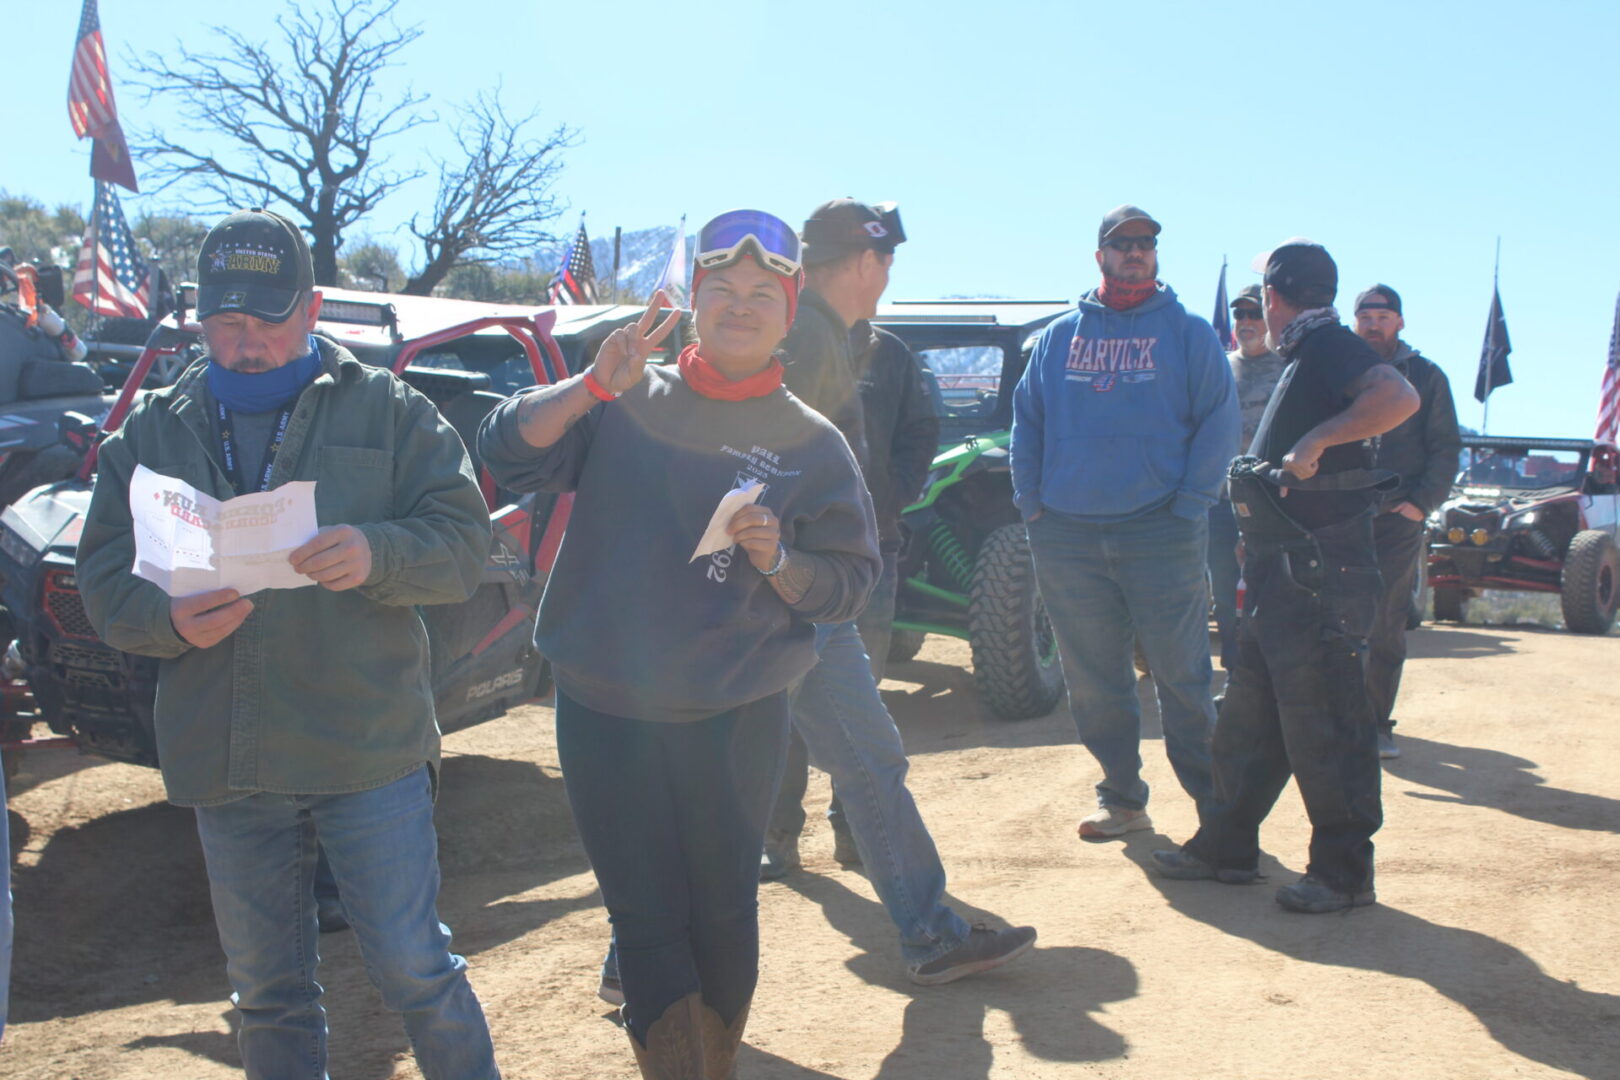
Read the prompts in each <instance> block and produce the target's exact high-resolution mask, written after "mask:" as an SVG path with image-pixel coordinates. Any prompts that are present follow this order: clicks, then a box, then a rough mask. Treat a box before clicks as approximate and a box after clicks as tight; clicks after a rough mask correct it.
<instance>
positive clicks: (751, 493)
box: [686, 480, 765, 562]
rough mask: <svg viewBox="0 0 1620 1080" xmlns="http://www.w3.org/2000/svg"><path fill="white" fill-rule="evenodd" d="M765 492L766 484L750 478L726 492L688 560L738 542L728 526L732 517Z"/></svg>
mask: <svg viewBox="0 0 1620 1080" xmlns="http://www.w3.org/2000/svg"><path fill="white" fill-rule="evenodd" d="M763 494H765V485H764V484H762V483H760V482H759V481H758V480H750V481H748V482H747V483H746V484H743V485H742V486H741V487H734V488H732V489H731V490H730V491H728V492H726V493H725V495H724V497H722V498H721V500H720V505H719V506H717V507H715V508H714V513H712V514H710V515H709V527H708V528H707V529H704V530H703V539H701V540H699V541H698V546H697V550H696V551H694V552H692V557H691V558H690V559H687V560H686V561H687V562H696V561H697V560H698V559H701V558H702V557H703V556H705V555H713V554H714V553H715V552H717V551H725V550H726V549H727V548H729V547H731V545H732V544H734V543H736V541H734V540H732V539H731V533H730V532H729V531H727V528H726V527H727V526H728V525H730V524H731V519H732V518H734V517H736V516H737V511H739V510H741V509H742V508H743V507H745V506H752V505H754V504H755V503H757V502H759V497H760V496H761V495H763Z"/></svg>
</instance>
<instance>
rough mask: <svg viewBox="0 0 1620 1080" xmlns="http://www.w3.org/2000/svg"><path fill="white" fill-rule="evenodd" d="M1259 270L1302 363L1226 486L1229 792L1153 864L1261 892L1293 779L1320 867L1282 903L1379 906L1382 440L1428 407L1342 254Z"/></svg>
mask: <svg viewBox="0 0 1620 1080" xmlns="http://www.w3.org/2000/svg"><path fill="white" fill-rule="evenodd" d="M1256 262H1257V264H1259V265H1257V266H1256V269H1261V268H1262V267H1263V269H1264V272H1265V289H1264V292H1263V296H1264V310H1265V316H1266V330H1267V332H1268V335H1269V338H1270V340H1271V344H1272V347H1273V348H1274V349H1275V350H1276V351H1277V352H1278V353H1279V354H1280V355H1281V356H1282V357H1283V358H1284V359H1285V360H1287V361H1288V367H1287V368H1286V369H1285V370H1284V371H1283V375H1282V378H1281V380H1280V381H1279V382H1278V383H1277V389H1276V390H1275V392H1273V394H1272V396H1271V402H1270V403H1269V404H1268V405H1267V406H1266V412H1265V415H1264V416H1263V417H1261V420H1260V430H1259V431H1258V433H1256V435H1255V440H1254V445H1253V447H1252V450H1253V455H1254V456H1253V457H1248V458H1240V459H1238V460H1237V461H1235V462H1233V463H1232V469H1231V471H1230V472H1229V474H1228V479H1229V481H1230V484H1231V494H1232V505H1233V508H1234V509H1235V510H1236V511H1237V520H1238V527H1239V528H1240V529H1241V530H1242V533H1243V542H1244V549H1245V557H1244V564H1243V576H1244V580H1245V581H1246V582H1247V584H1248V589H1247V592H1246V593H1245V595H1244V609H1243V618H1242V620H1241V621H1240V622H1239V624H1238V656H1237V667H1236V668H1234V669H1233V671H1232V673H1231V681H1230V682H1229V683H1228V684H1227V688H1226V697H1225V700H1224V701H1223V702H1222V704H1221V715H1220V721H1219V723H1218V724H1217V725H1216V728H1215V739H1214V744H1213V747H1212V750H1213V759H1214V767H1215V788H1216V798H1215V800H1214V801H1213V803H1212V804H1210V805H1207V806H1205V805H1201V806H1200V807H1199V828H1198V833H1197V835H1195V836H1194V837H1193V838H1192V839H1191V840H1189V841H1188V842H1187V843H1186V844H1184V845H1182V847H1181V848H1179V849H1177V850H1174V851H1155V852H1154V853H1153V861H1154V864H1155V867H1156V869H1157V870H1158V871H1159V872H1160V873H1161V874H1163V875H1164V876H1165V877H1169V878H1177V879H1182V880H1192V879H1199V878H1213V879H1215V880H1217V881H1220V882H1222V883H1224V884H1245V883H1248V882H1252V881H1255V880H1257V879H1258V878H1259V876H1260V873H1259V860H1260V823H1261V822H1262V821H1264V820H1265V818H1266V815H1267V814H1269V813H1270V812H1271V808H1272V806H1273V805H1275V803H1276V801H1277V797H1278V796H1279V795H1280V794H1281V793H1282V789H1283V786H1284V785H1285V784H1286V783H1287V782H1288V776H1289V774H1290V773H1292V774H1293V775H1294V777H1295V779H1296V780H1297V781H1298V783H1299V790H1300V795H1301V796H1302V797H1303V799H1304V802H1305V811H1306V813H1307V814H1308V815H1309V816H1310V819H1311V828H1312V833H1311V851H1310V862H1309V864H1308V865H1307V866H1306V873H1305V876H1304V877H1303V878H1302V879H1301V880H1300V881H1298V882H1297V883H1295V884H1293V885H1285V886H1284V887H1283V888H1281V889H1279V890H1278V892H1277V902H1278V903H1279V904H1281V905H1282V906H1283V907H1285V908H1288V909H1289V910H1291V911H1301V912H1310V913H1317V912H1326V911H1338V910H1341V909H1344V908H1349V907H1359V906H1362V905H1364V904H1371V903H1373V902H1374V900H1375V899H1376V895H1375V893H1374V891H1373V844H1372V835H1373V833H1375V832H1377V831H1378V827H1379V825H1380V824H1382V822H1383V809H1382V805H1381V802H1380V799H1379V790H1378V788H1379V780H1380V776H1379V769H1378V746H1377V735H1376V732H1375V727H1374V724H1373V721H1372V710H1371V708H1370V706H1369V705H1368V701H1367V685H1366V673H1365V663H1364V662H1365V657H1366V652H1367V634H1368V632H1369V631H1370V630H1371V629H1372V622H1373V616H1374V614H1375V612H1376V610H1377V604H1378V559H1377V554H1376V552H1375V550H1374V547H1373V527H1372V520H1373V503H1374V501H1375V494H1374V491H1373V489H1374V487H1375V486H1379V485H1380V482H1381V480H1382V477H1381V476H1380V475H1379V474H1378V473H1376V472H1374V471H1373V468H1372V466H1373V454H1372V446H1371V443H1370V440H1372V439H1373V438H1375V437H1376V436H1378V435H1381V434H1383V433H1384V432H1386V431H1389V430H1391V429H1392V428H1394V427H1395V426H1396V425H1397V424H1399V423H1400V422H1401V421H1403V420H1405V419H1406V418H1407V417H1409V416H1411V415H1412V414H1413V413H1414V412H1416V411H1417V407H1418V395H1417V393H1416V391H1414V390H1413V389H1412V387H1411V385H1410V384H1408V383H1407V381H1406V380H1405V379H1403V378H1402V377H1401V374H1400V372H1398V371H1396V370H1395V369H1394V368H1393V367H1391V366H1390V365H1389V364H1387V363H1384V362H1383V361H1382V360H1381V359H1380V358H1379V356H1378V354H1377V353H1375V352H1373V351H1372V349H1371V348H1369V347H1368V345H1367V343H1366V342H1364V341H1362V340H1361V339H1360V338H1358V337H1356V336H1355V335H1354V334H1353V333H1351V332H1350V330H1349V329H1348V328H1347V327H1345V326H1344V325H1343V324H1342V323H1341V322H1340V321H1339V314H1338V312H1337V311H1335V310H1334V309H1333V307H1332V304H1333V297H1334V294H1335V293H1336V292H1337V291H1338V281H1339V271H1338V267H1337V266H1336V265H1335V264H1334V262H1333V259H1332V257H1331V256H1329V255H1328V253H1327V249H1325V248H1323V247H1322V246H1321V245H1320V244H1314V243H1311V242H1310V241H1308V240H1290V241H1289V242H1287V243H1285V244H1283V245H1282V246H1281V247H1278V248H1277V249H1276V250H1274V251H1272V252H1270V253H1269V255H1265V256H1261V257H1260V259H1257V260H1256ZM1276 465H1280V466H1281V469H1280V470H1277V469H1274V468H1273V466H1276Z"/></svg>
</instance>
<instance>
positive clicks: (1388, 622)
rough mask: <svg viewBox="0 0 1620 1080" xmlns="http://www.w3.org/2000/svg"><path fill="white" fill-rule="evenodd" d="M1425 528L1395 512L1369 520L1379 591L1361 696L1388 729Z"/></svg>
mask: <svg viewBox="0 0 1620 1080" xmlns="http://www.w3.org/2000/svg"><path fill="white" fill-rule="evenodd" d="M1425 532H1426V530H1425V528H1424V525H1423V522H1421V521H1411V520H1408V519H1407V518H1404V517H1402V516H1401V515H1399V514H1396V513H1393V512H1391V513H1387V514H1379V515H1378V516H1377V517H1376V518H1374V519H1373V543H1374V545H1375V546H1376V547H1377V549H1378V575H1379V577H1380V578H1382V579H1383V583H1384V584H1383V593H1382V595H1381V596H1380V597H1379V598H1378V617H1377V618H1376V619H1375V620H1374V621H1373V629H1372V633H1371V634H1370V635H1368V638H1367V696H1368V697H1369V698H1370V699H1371V700H1372V712H1373V722H1374V723H1376V724H1378V725H1379V726H1381V727H1394V726H1395V721H1394V720H1392V719H1390V716H1391V715H1392V714H1393V713H1394V711H1395V695H1396V694H1398V693H1399V692H1400V689H1401V669H1402V668H1403V667H1405V665H1406V614H1407V609H1408V608H1409V606H1410V605H1411V602H1412V585H1413V583H1414V582H1416V581H1417V570H1418V560H1419V559H1421V558H1423V557H1424V548H1425V545H1424V542H1423V541H1424V535H1425Z"/></svg>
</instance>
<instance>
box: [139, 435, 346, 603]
mask: <svg viewBox="0 0 1620 1080" xmlns="http://www.w3.org/2000/svg"><path fill="white" fill-rule="evenodd" d="M129 512H130V516H131V517H133V518H134V519H135V576H136V577H143V578H145V579H146V580H147V581H150V582H153V583H154V584H156V585H157V586H158V587H159V588H161V589H162V590H163V591H164V592H166V593H168V594H169V595H170V596H193V595H195V594H197V593H201V592H208V591H210V590H212V589H235V590H236V591H237V592H239V593H241V594H242V595H243V596H247V595H249V594H250V593H256V592H258V591H259V590H260V589H301V588H303V587H304V586H305V585H313V584H314V582H313V581H311V580H310V579H309V578H307V577H305V576H304V575H303V574H300V573H297V572H295V571H294V570H293V568H292V565H291V564H290V563H288V562H287V556H288V554H289V553H290V552H292V551H293V549H294V548H297V547H300V546H302V545H303V544H304V543H305V542H307V541H308V540H309V539H310V538H311V537H313V536H314V535H315V532H316V530H317V528H318V526H317V525H316V524H315V482H314V481H313V480H297V481H294V482H292V483H290V484H283V485H281V486H280V487H278V488H276V489H275V490H274V491H266V492H260V493H256V494H252V495H238V496H237V497H236V498H234V499H226V500H225V501H224V502H221V501H220V500H218V499H216V498H214V497H213V496H212V495H208V494H206V493H204V492H201V491H198V490H197V489H196V488H194V487H192V486H191V485H190V484H188V483H185V482H184V481H182V480H176V479H174V478H173V477H170V476H164V475H163V474H162V473H157V472H153V471H152V470H151V469H148V468H147V467H146V466H145V465H137V466H136V467H135V474H134V475H133V476H131V477H130V478H129Z"/></svg>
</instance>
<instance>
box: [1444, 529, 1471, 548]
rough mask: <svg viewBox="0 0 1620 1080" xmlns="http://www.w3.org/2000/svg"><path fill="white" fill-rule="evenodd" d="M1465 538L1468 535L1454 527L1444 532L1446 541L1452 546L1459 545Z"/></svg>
mask: <svg viewBox="0 0 1620 1080" xmlns="http://www.w3.org/2000/svg"><path fill="white" fill-rule="evenodd" d="M1467 538H1468V534H1467V533H1465V532H1463V531H1462V529H1461V528H1459V527H1458V526H1456V525H1453V526H1452V527H1451V528H1450V529H1448V530H1446V539H1447V540H1450V541H1451V542H1452V543H1453V544H1460V543H1462V542H1463V541H1464V540H1465V539H1467Z"/></svg>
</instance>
